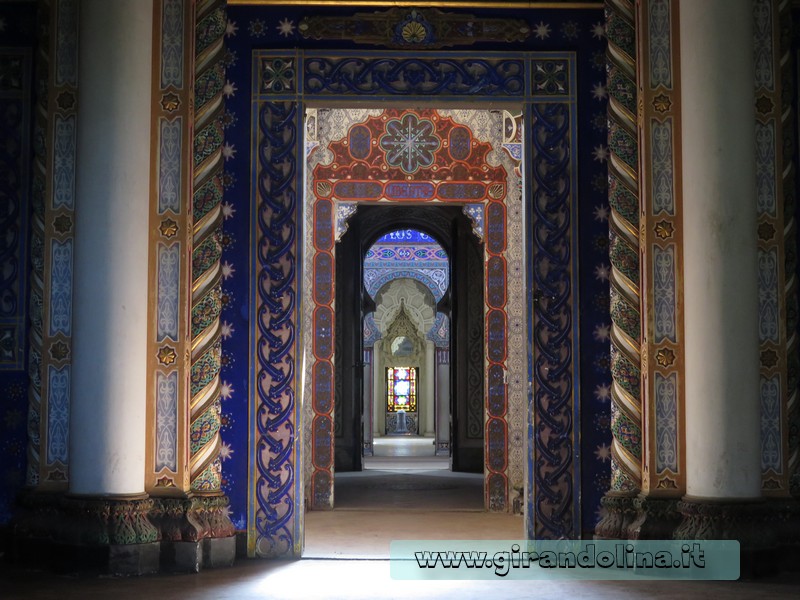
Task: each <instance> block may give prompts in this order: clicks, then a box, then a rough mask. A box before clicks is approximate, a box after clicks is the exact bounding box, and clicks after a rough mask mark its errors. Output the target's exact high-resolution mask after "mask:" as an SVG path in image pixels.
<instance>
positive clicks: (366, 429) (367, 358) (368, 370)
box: [362, 346, 375, 456]
mask: <svg viewBox="0 0 800 600" xmlns="http://www.w3.org/2000/svg"><path fill="white" fill-rule="evenodd" d="M374 353H375V349H374V348H373V347H371V346H370V347H369V348H364V388H363V389H364V423H363V425H362V427H363V435H364V447H363V448H362V452H363V455H364V456H372V455H373V454H374V448H373V443H372V440H373V424H372V423H373V421H374V420H375V418H374V417H373V413H374V404H373V393H374V389H375V386H374V383H373V376H374V373H375V369H374V367H373V362H374V361H373V358H372V357H373V355H374Z"/></svg>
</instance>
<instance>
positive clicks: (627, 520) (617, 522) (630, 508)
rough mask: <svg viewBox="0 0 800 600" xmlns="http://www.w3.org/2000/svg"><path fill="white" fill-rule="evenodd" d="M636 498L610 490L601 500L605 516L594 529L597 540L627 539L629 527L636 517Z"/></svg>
mask: <svg viewBox="0 0 800 600" xmlns="http://www.w3.org/2000/svg"><path fill="white" fill-rule="evenodd" d="M635 499H636V498H635V497H634V496H630V495H622V494H615V493H613V492H608V493H607V494H606V495H605V496H603V498H602V499H601V500H600V506H601V507H602V510H603V517H602V518H601V519H600V522H599V523H598V524H597V526H596V527H595V529H594V539H596V540H627V539H628V529H629V528H630V526H631V524H632V523H633V522H634V520H635V519H636V508H635V507H634V505H633V502H634V500H635Z"/></svg>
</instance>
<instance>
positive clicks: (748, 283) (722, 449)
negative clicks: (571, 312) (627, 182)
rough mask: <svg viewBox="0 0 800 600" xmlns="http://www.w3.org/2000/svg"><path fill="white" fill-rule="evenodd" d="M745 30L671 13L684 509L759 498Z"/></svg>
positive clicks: (710, 12)
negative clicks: (675, 24) (678, 158)
mask: <svg viewBox="0 0 800 600" xmlns="http://www.w3.org/2000/svg"><path fill="white" fill-rule="evenodd" d="M752 19H753V5H752V2H751V1H750V0H706V1H704V2H695V1H693V0H692V1H683V2H681V4H680V47H681V56H682V57H683V60H682V61H681V76H682V87H681V105H682V119H683V122H682V136H683V197H684V202H683V210H684V223H683V225H684V250H685V255H686V256H687V257H691V258H690V259H689V260H687V262H686V265H685V284H684V290H685V325H686V327H685V329H686V445H687V447H686V473H687V479H686V492H687V496H688V499H690V500H696V499H726V501H731V500H739V499H754V498H758V497H759V496H760V494H761V491H760V490H761V469H760V459H759V457H760V445H759V423H760V412H759V403H758V398H759V355H758V329H757V324H758V294H757V291H758V279H757V267H756V259H757V251H756V207H755V196H756V194H755V189H756V177H755V157H754V151H753V148H754V147H755V138H754V128H753V121H754V109H753V104H754V93H753V78H754V69H753V44H752V40H753V31H752ZM699 57H702V60H701V59H700V58H699ZM682 504H685V503H682ZM681 512H683V513H684V517H685V519H686V517H687V513H686V512H685V511H684V510H683V509H681Z"/></svg>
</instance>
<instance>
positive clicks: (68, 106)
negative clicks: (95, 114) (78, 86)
mask: <svg viewBox="0 0 800 600" xmlns="http://www.w3.org/2000/svg"><path fill="white" fill-rule="evenodd" d="M56 104H57V105H58V108H59V109H61V110H63V111H68V110H72V109H73V108H75V94H73V93H72V92H70V91H67V90H65V91H63V92H61V93H60V94H59V95H58V97H57V98H56Z"/></svg>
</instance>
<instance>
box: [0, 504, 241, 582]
mask: <svg viewBox="0 0 800 600" xmlns="http://www.w3.org/2000/svg"><path fill="white" fill-rule="evenodd" d="M227 506H228V499H227V498H226V497H225V496H222V495H219V496H196V497H191V498H148V497H146V496H145V497H131V498H110V497H109V498H84V497H70V496H64V495H61V494H56V493H43V492H36V491H26V492H24V493H23V494H21V495H20V496H19V498H18V511H17V516H16V517H15V519H14V521H13V524H12V531H13V541H12V544H11V551H10V553H9V558H10V559H11V560H12V561H14V562H21V563H31V564H35V565H37V566H39V567H44V568H48V569H50V570H54V571H58V572H68V573H73V572H80V573H98V574H105V575H144V574H148V573H157V572H160V571H163V572H192V573H196V572H198V571H200V570H201V569H204V568H216V567H226V566H231V565H233V562H234V560H235V558H236V535H235V533H236V532H235V529H234V527H233V524H232V523H231V521H230V519H229V518H228V516H227V512H226V508H227Z"/></svg>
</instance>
